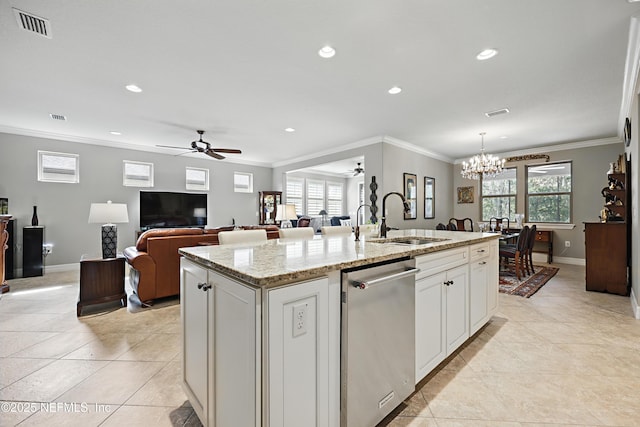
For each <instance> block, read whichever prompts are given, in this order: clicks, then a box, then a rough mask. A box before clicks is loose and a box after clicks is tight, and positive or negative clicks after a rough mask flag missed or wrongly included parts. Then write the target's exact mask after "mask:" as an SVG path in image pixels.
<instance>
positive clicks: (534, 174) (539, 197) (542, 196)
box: [526, 162, 571, 223]
mask: <svg viewBox="0 0 640 427" xmlns="http://www.w3.org/2000/svg"><path fill="white" fill-rule="evenodd" d="M526 196H527V221H529V222H551V223H554V222H555V223H570V222H571V162H564V163H550V164H544V165H536V166H527V193H526Z"/></svg>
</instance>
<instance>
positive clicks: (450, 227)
mask: <svg viewBox="0 0 640 427" xmlns="http://www.w3.org/2000/svg"><path fill="white" fill-rule="evenodd" d="M446 227H447V230H449V231H458V226H457V225H455V224H454V223H452V222H450V223H448V224H447V225H446Z"/></svg>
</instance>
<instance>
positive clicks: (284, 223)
mask: <svg viewBox="0 0 640 427" xmlns="http://www.w3.org/2000/svg"><path fill="white" fill-rule="evenodd" d="M297 218H298V215H297V214H296V205H278V207H277V208H276V221H281V222H280V228H291V227H292V225H291V220H292V219H297Z"/></svg>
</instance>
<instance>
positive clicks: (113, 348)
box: [63, 333, 149, 360]
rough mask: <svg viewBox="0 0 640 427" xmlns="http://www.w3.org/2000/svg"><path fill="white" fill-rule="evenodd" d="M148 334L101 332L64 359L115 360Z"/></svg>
mask: <svg viewBox="0 0 640 427" xmlns="http://www.w3.org/2000/svg"><path fill="white" fill-rule="evenodd" d="M148 336H149V334H148V333H103V334H100V335H98V336H97V338H96V339H95V340H93V341H91V342H89V343H87V344H85V345H83V346H82V347H80V348H78V349H77V350H75V351H72V352H70V353H68V354H67V355H66V356H64V357H63V358H64V359H83V360H115V359H117V358H118V357H120V356H122V355H123V354H124V353H126V352H127V351H129V350H131V349H132V348H133V347H135V346H136V345H137V344H139V343H140V342H142V341H143V340H144V339H145V338H147V337H148Z"/></svg>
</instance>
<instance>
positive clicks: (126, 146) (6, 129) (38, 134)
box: [0, 125, 271, 168]
mask: <svg viewBox="0 0 640 427" xmlns="http://www.w3.org/2000/svg"><path fill="white" fill-rule="evenodd" d="M0 133H7V134H12V135H21V136H32V137H35V138H47V139H55V140H57V141H65V142H76V143H79V144H89V145H99V146H101V147H106V148H119V149H123V150H135V151H145V152H148V153H153V154H161V155H164V156H175V154H169V153H163V152H160V151H158V149H157V148H156V147H150V146H147V145H138V144H131V143H127V142H118V141H110V140H106V139H93V138H85V137H79V136H73V135H65V134H58V133H53V132H43V131H39V130H33V129H23V128H15V127H10V126H2V125H0ZM185 156H188V157H191V158H194V159H196V158H201V156H197V155H194V154H185ZM224 162H225V163H235V164H240V165H248V166H258V167H265V168H270V167H271V165H270V164H269V163H266V162H256V161H252V160H238V159H232V158H229V157H226V158H225V159H224Z"/></svg>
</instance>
